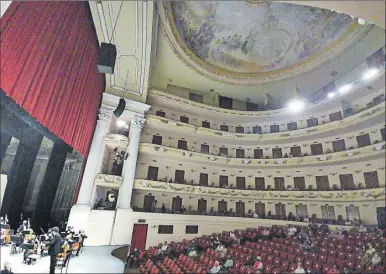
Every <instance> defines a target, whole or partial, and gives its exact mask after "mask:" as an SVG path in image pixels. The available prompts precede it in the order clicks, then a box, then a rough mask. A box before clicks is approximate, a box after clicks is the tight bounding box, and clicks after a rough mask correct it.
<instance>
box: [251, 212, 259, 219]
mask: <svg viewBox="0 0 386 274" xmlns="http://www.w3.org/2000/svg"><path fill="white" fill-rule="evenodd" d="M252 217H253V218H255V219H259V214H257V212H256V211H255V212H254V213H253V216H252Z"/></svg>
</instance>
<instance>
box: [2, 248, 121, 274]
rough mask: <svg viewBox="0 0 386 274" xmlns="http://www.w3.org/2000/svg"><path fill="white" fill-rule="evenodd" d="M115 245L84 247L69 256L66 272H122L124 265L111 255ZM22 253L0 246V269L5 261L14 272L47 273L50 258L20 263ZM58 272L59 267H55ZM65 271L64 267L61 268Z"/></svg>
mask: <svg viewBox="0 0 386 274" xmlns="http://www.w3.org/2000/svg"><path fill="white" fill-rule="evenodd" d="M116 248H117V246H103V247H85V249H84V250H83V253H82V254H80V255H79V257H75V258H71V260H70V263H69V265H68V273H123V269H124V265H123V263H122V261H121V260H119V259H118V258H115V257H113V256H112V255H111V252H112V251H113V250H114V249H116ZM22 260H23V255H22V254H17V255H12V256H11V255H10V252H9V247H8V246H5V247H1V256H0V262H1V269H3V265H4V263H5V262H10V263H11V264H12V272H14V273H15V274H16V273H49V267H50V258H49V257H44V258H41V259H39V260H37V261H36V263H35V264H34V265H25V264H23V263H21V262H22ZM56 273H60V269H59V268H58V269H56ZM63 273H65V269H63Z"/></svg>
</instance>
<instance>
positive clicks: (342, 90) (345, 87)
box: [338, 84, 352, 94]
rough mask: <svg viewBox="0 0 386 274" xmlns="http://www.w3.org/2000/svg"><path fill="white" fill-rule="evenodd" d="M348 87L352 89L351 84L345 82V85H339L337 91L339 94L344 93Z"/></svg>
mask: <svg viewBox="0 0 386 274" xmlns="http://www.w3.org/2000/svg"><path fill="white" fill-rule="evenodd" d="M350 89H352V85H351V84H347V85H344V86H343V87H341V88H340V89H339V90H338V92H339V93H340V94H344V93H346V92H348V91H349V90H350Z"/></svg>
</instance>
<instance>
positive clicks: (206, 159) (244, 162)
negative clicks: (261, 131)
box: [139, 142, 384, 168]
mask: <svg viewBox="0 0 386 274" xmlns="http://www.w3.org/2000/svg"><path fill="white" fill-rule="evenodd" d="M383 144H384V142H383ZM373 146H374V145H371V146H367V147H362V148H357V149H355V151H356V153H355V154H356V155H355V156H353V157H348V156H347V155H346V152H345V151H340V152H335V153H331V154H329V156H328V157H327V158H326V159H325V160H324V161H321V160H320V156H319V155H310V156H305V157H301V158H300V157H293V158H281V159H248V158H231V157H225V156H214V155H209V156H208V154H205V153H200V152H193V151H186V150H183V149H178V148H173V147H166V146H162V145H156V144H150V143H141V144H140V147H139V150H140V152H141V153H142V154H144V155H146V154H148V155H152V156H155V157H160V158H168V159H173V158H174V159H175V160H177V161H186V160H187V158H189V161H195V162H202V163H203V164H210V165H216V166H228V167H231V166H235V167H236V166H240V167H243V168H255V167H257V166H261V165H264V166H266V167H272V168H274V167H277V166H278V165H286V166H308V165H312V166H315V165H319V166H320V165H322V164H321V162H322V163H324V162H326V164H323V165H330V164H332V163H339V162H342V161H347V160H349V159H352V160H353V161H354V160H355V161H360V160H361V158H363V157H366V161H368V160H369V158H368V157H370V156H372V157H374V159H379V158H380V157H383V155H384V151H376V150H374V149H372V147H373Z"/></svg>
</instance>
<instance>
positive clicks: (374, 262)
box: [370, 252, 382, 269]
mask: <svg viewBox="0 0 386 274" xmlns="http://www.w3.org/2000/svg"><path fill="white" fill-rule="evenodd" d="M370 264H371V266H372V267H373V269H374V267H376V266H377V265H381V264H382V258H381V256H379V253H378V252H375V253H374V256H373V257H372V258H371V261H370Z"/></svg>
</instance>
